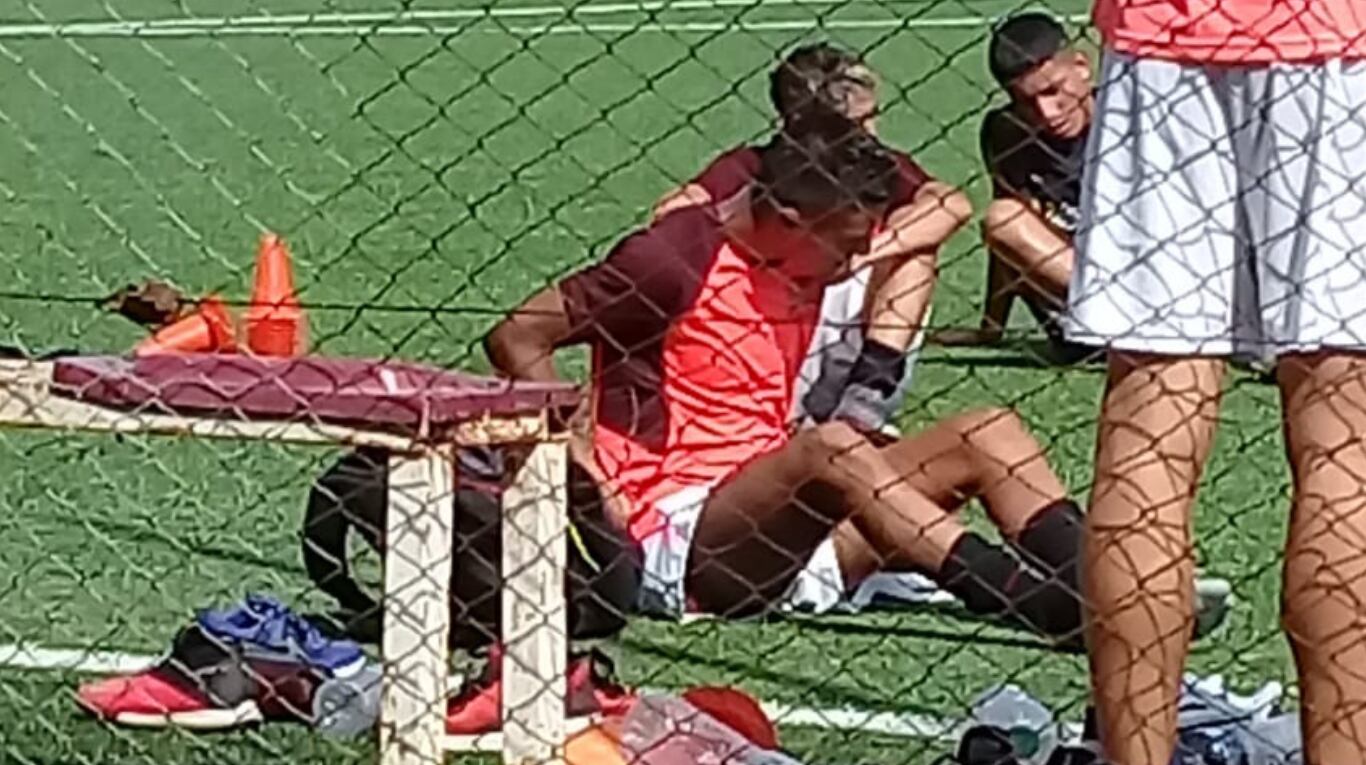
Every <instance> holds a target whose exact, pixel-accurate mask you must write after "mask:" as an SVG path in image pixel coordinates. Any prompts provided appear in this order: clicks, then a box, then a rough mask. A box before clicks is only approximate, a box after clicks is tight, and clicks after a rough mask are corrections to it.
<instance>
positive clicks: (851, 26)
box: [0, 14, 1088, 39]
mask: <svg viewBox="0 0 1366 765" xmlns="http://www.w3.org/2000/svg"><path fill="white" fill-rule="evenodd" d="M1087 18H1088V17H1087V16H1086V15H1084V14H1079V15H1075V16H1068V17H1065V18H1064V20H1065V21H1067V22H1069V23H1074V24H1080V23H1084V22H1085V21H1086V20H1087ZM992 20H993V19H992V18H991V17H988V16H945V17H938V18H908V19H818V18H817V19H786V20H775V21H746V20H744V19H734V20H730V21H683V22H673V23H670V22H641V23H582V24H580V23H564V24H558V23H546V24H539V25H502V24H498V25H493V26H473V25H460V26H452V25H441V24H411V23H408V24H397V23H393V24H341V23H335V24H313V23H310V24H299V25H295V26H290V25H284V24H281V25H276V24H257V25H251V26H245V25H235V24H223V25H221V26H209V25H204V26H184V27H177V26H150V25H148V24H147V23H145V22H141V21H109V22H76V23H71V24H0V39H24V38H48V37H58V38H62V37H67V38H74V37H87V38H88V37H133V38H162V39H165V38H177V39H184V38H198V37H292V38H302V37H357V36H372V37H439V36H448V35H460V34H468V33H470V32H483V33H492V34H510V35H519V36H530V37H539V36H542V35H592V34H625V33H640V32H663V33H667V34H698V33H715V32H796V31H807V30H817V29H819V30H876V29H902V30H912V29H984V28H986V27H987V26H989V25H990V24H991V22H992Z"/></svg>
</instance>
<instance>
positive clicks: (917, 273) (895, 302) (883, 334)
mask: <svg viewBox="0 0 1366 765" xmlns="http://www.w3.org/2000/svg"><path fill="white" fill-rule="evenodd" d="M938 268H939V260H938V256H937V254H936V253H934V252H922V253H917V254H915V255H912V256H910V257H906V258H893V259H889V260H885V261H879V262H878V263H877V264H876V265H875V266H874V267H873V275H872V279H871V280H870V281H869V285H868V303H867V306H866V308H865V321H866V323H867V326H868V330H867V332H866V333H865V337H866V339H867V340H871V341H875V342H878V343H881V344H883V345H885V346H887V347H888V348H893V349H896V350H898V351H901V352H902V353H905V352H906V351H907V350H909V349H910V347H911V343H913V342H915V336H916V335H917V334H918V333H919V332H920V328H921V326H922V325H923V324H924V322H925V316H926V314H927V312H928V311H929V308H930V299H931V298H932V297H934V283H935V279H936V278H938Z"/></svg>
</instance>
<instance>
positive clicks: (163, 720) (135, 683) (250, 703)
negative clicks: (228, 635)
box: [76, 667, 262, 731]
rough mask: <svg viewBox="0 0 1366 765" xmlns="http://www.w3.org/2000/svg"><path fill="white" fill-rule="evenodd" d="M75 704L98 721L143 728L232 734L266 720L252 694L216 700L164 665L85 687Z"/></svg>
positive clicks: (78, 693) (77, 696)
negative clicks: (232, 729) (225, 731)
mask: <svg viewBox="0 0 1366 765" xmlns="http://www.w3.org/2000/svg"><path fill="white" fill-rule="evenodd" d="M76 703H77V704H78V705H79V706H80V707H81V708H82V709H85V710H86V711H87V712H89V713H91V714H93V715H95V716H96V717H98V718H100V719H102V720H107V721H109V722H112V723H115V724H117V725H127V726H130V727H139V728H167V727H176V728H185V729H187V730H198V731H209V730H228V729H231V728H237V727H240V726H243V725H247V724H250V723H258V722H261V720H262V715H261V709H260V707H258V706H257V704H256V701H255V700H254V699H252V698H250V697H249V696H247V697H237V698H221V699H213V698H211V697H210V694H209V693H207V692H205V691H203V690H200V689H198V688H195V687H193V686H192V685H191V684H189V683H187V682H185V681H184V680H183V679H182V678H181V677H179V676H177V674H176V673H173V672H170V671H167V670H166V669H163V668H161V667H158V668H156V669H151V670H148V671H146V672H143V673H141V674H138V675H132V676H126V677H111V678H108V679H105V680H99V681H96V682H93V683H87V684H85V685H83V686H81V687H80V688H79V689H78V690H77V692H76Z"/></svg>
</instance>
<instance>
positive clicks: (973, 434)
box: [949, 406, 1026, 443]
mask: <svg viewBox="0 0 1366 765" xmlns="http://www.w3.org/2000/svg"><path fill="white" fill-rule="evenodd" d="M949 424H950V426H951V427H952V428H953V429H954V430H956V431H957V432H958V434H959V435H960V436H962V438H963V441H964V443H974V442H976V441H978V440H980V439H981V438H982V437H983V436H989V437H990V439H991V441H992V442H994V441H995V440H996V439H998V438H1000V437H1013V436H1017V435H1019V434H1022V433H1025V432H1026V431H1025V426H1024V423H1023V422H1021V421H1020V416H1019V415H1018V414H1016V413H1015V412H1014V410H1012V409H1009V408H1007V407H1003V406H988V407H982V408H980V409H973V410H971V411H968V412H963V413H962V414H958V415H955V416H954V417H953V418H952V419H950V420H949Z"/></svg>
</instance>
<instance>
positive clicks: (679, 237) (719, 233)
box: [618, 206, 725, 268]
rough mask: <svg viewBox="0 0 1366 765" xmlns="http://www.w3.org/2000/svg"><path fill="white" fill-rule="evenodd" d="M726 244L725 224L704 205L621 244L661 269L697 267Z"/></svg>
mask: <svg viewBox="0 0 1366 765" xmlns="http://www.w3.org/2000/svg"><path fill="white" fill-rule="evenodd" d="M724 241H725V235H724V232H723V230H722V224H721V223H720V222H718V221H717V220H716V216H715V215H713V214H712V213H711V211H710V210H709V209H707V208H706V207H704V206H694V207H685V208H682V209H679V210H677V211H675V212H671V213H669V214H667V215H665V216H664V217H662V218H659V219H658V220H655V221H654V222H652V223H650V224H649V225H647V226H644V227H642V228H639V229H637V230H636V231H635V232H633V233H631V234H630V235H628V236H627V237H626V238H625V239H624V240H622V242H621V243H620V244H619V245H618V248H620V249H626V250H630V251H631V252H632V254H634V255H635V256H637V258H639V257H641V256H644V257H648V258H649V259H651V260H655V261H658V262H656V263H655V264H654V266H655V267H656V268H658V267H661V266H663V267H666V268H667V267H669V266H673V265H677V266H680V267H689V266H697V265H700V264H701V263H703V262H705V261H707V260H709V259H710V258H712V257H714V256H715V254H716V251H717V250H718V249H719V248H720V246H721V244H722V243H723V242H724Z"/></svg>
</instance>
